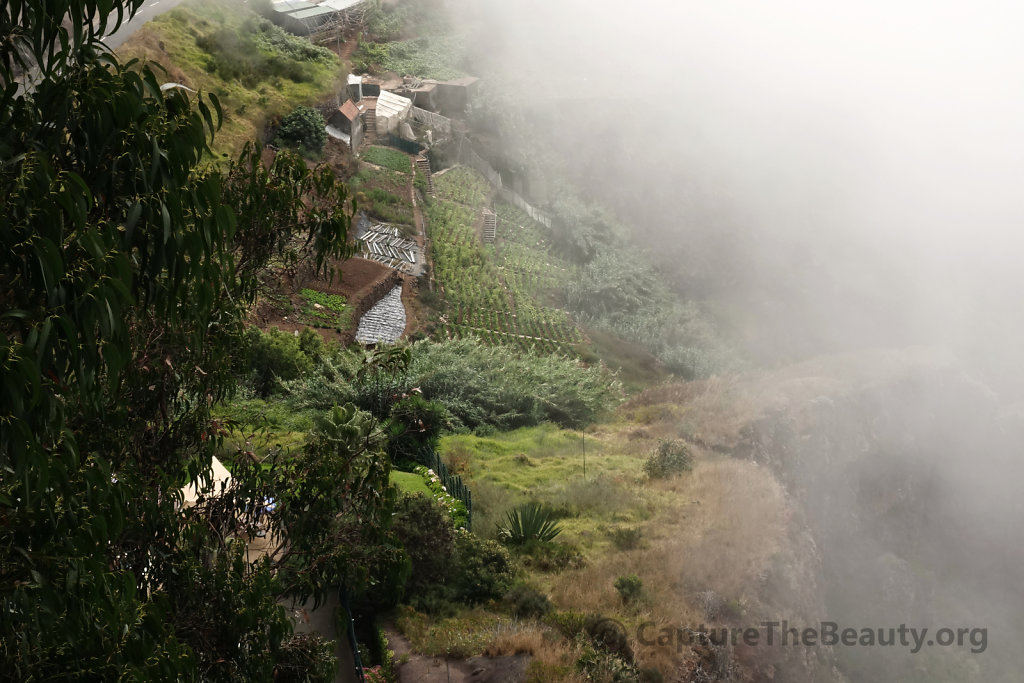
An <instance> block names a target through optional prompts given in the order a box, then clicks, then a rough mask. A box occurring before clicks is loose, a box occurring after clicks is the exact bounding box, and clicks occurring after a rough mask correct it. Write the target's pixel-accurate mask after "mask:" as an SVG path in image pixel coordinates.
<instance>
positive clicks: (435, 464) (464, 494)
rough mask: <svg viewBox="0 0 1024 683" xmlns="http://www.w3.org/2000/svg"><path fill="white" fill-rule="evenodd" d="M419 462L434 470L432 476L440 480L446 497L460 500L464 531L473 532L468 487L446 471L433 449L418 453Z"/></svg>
mask: <svg viewBox="0 0 1024 683" xmlns="http://www.w3.org/2000/svg"><path fill="white" fill-rule="evenodd" d="M419 461H420V462H421V463H423V464H424V465H426V466H427V467H428V468H430V469H432V470H434V474H436V475H437V478H438V479H440V480H441V486H443V487H444V488H445V490H446V491H448V495H450V496H452V497H453V498H456V499H458V500H461V501H462V502H463V504H465V506H466V530H467V531H472V530H473V494H472V493H471V492H470V490H469V487H468V486H466V485H465V484H463V483H462V477H460V476H459V475H457V474H452V473H451V472H449V471H448V466H447V465H445V464H444V462H443V461H442V460H441V456H440V455H438V454H437V451H435V450H433V449H426V450H424V451H422V452H421V453H420V458H419Z"/></svg>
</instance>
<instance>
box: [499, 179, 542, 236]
mask: <svg viewBox="0 0 1024 683" xmlns="http://www.w3.org/2000/svg"><path fill="white" fill-rule="evenodd" d="M498 194H500V195H501V198H502V199H504V200H505V201H506V202H508V203H509V204H512V205H514V206H516V207H517V208H519V209H520V210H521V211H523V212H525V213H526V215H528V216H529V217H530V218H532V219H533V220H535V221H537V222H538V223H540V224H541V225H545V226H547V227H549V228H550V227H551V217H550V216H548V215H547V214H546V213H544V212H543V211H541V210H540V209H537V208H534V207H533V206H532V205H531V204H530V203H529V202H527V201H526V200H525V199H523V198H522V197H520V196H519V195H518V194H516V193H515V192H513V191H512V190H510V189H508V188H507V187H500V188H498Z"/></svg>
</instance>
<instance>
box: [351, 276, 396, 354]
mask: <svg viewBox="0 0 1024 683" xmlns="http://www.w3.org/2000/svg"><path fill="white" fill-rule="evenodd" d="M404 331H405V306H404V305H403V304H402V285H398V286H396V287H395V288H394V289H392V290H391V291H390V292H388V294H387V295H386V296H385V297H384V298H383V299H381V300H380V301H378V302H377V303H376V305H375V306H374V307H373V308H371V309H370V310H369V311H367V312H366V314H365V315H363V317H362V318H361V319H360V320H359V330H358V331H357V332H356V341H357V342H359V343H360V344H379V343H381V342H383V343H385V344H394V343H395V342H396V341H398V338H399V337H401V336H402V332H404Z"/></svg>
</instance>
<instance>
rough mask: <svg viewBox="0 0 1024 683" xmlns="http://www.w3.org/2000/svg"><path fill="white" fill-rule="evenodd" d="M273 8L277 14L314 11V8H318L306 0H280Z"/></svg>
mask: <svg viewBox="0 0 1024 683" xmlns="http://www.w3.org/2000/svg"><path fill="white" fill-rule="evenodd" d="M271 6H272V7H273V8H274V11H275V12H284V13H288V12H298V11H300V10H304V9H312V8H313V7H316V5H314V4H313V3H311V2H306V0H278V1H277V2H275V3H273V4H272V5H271Z"/></svg>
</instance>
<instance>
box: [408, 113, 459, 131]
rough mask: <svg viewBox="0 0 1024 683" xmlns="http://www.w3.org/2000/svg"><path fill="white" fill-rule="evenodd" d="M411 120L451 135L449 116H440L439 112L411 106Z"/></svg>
mask: <svg viewBox="0 0 1024 683" xmlns="http://www.w3.org/2000/svg"><path fill="white" fill-rule="evenodd" d="M412 120H413V121H416V122H417V123H422V124H423V125H425V126H426V127H428V128H431V129H433V130H436V131H437V132H439V133H443V134H445V135H451V133H452V120H451V119H450V118H448V117H447V116H441V115H440V114H435V113H434V112H432V111H427V110H426V109H420V108H419V107H413V108H412Z"/></svg>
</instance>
